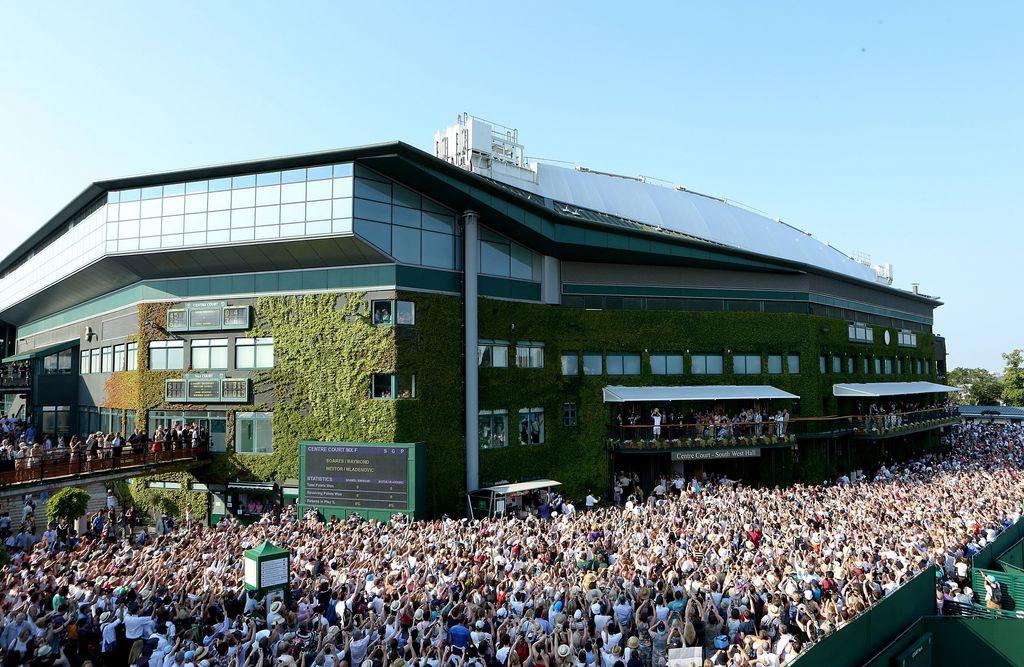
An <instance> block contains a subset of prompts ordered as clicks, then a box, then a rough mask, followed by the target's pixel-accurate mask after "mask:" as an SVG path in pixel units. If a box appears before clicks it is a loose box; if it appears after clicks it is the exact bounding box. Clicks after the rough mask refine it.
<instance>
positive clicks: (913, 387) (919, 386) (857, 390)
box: [832, 382, 960, 398]
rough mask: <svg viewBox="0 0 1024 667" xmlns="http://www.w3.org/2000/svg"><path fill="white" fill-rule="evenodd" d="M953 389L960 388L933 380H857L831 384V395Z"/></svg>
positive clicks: (875, 395)
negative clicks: (848, 382)
mask: <svg viewBox="0 0 1024 667" xmlns="http://www.w3.org/2000/svg"><path fill="white" fill-rule="evenodd" d="M954 391H960V389H959V388H957V387H950V386H947V385H944V384H936V383H934V382H858V383H851V384H834V385H832V395H833V396H838V397H840V398H879V397H882V396H907V395H910V394H948V393H951V392H954Z"/></svg>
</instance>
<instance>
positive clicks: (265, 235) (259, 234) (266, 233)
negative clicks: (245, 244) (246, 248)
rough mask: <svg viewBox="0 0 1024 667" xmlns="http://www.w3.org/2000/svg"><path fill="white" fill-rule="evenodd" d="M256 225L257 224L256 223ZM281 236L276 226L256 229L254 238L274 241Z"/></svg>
mask: <svg viewBox="0 0 1024 667" xmlns="http://www.w3.org/2000/svg"><path fill="white" fill-rule="evenodd" d="M257 224H259V223H258V222H257ZM280 235H281V228H280V227H278V226H277V225H267V226H265V227H257V228H256V234H255V236H254V238H257V239H276V238H277V237H278V236H280Z"/></svg>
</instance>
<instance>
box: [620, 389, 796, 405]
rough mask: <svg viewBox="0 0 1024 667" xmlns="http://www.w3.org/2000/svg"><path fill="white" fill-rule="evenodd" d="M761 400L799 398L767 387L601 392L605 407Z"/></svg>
mask: <svg viewBox="0 0 1024 667" xmlns="http://www.w3.org/2000/svg"><path fill="white" fill-rule="evenodd" d="M764 398H790V399H793V398H800V397H799V396H796V395H795V394H791V393H789V392H788V391H782V390H781V389H778V388H776V387H772V386H770V385H764V384H761V385H734V384H712V385H706V386H702V387H621V386H608V387H605V388H604V402H605V403H627V402H632V401H737V400H757V399H764Z"/></svg>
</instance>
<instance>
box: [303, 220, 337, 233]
mask: <svg viewBox="0 0 1024 667" xmlns="http://www.w3.org/2000/svg"><path fill="white" fill-rule="evenodd" d="M330 233H331V221H330V220H319V221H317V222H307V223H306V236H312V235H314V234H330Z"/></svg>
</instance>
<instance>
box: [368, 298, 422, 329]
mask: <svg viewBox="0 0 1024 667" xmlns="http://www.w3.org/2000/svg"><path fill="white" fill-rule="evenodd" d="M370 313H371V314H372V317H371V321H372V322H373V325H374V326H389V325H392V324H397V325H399V326H412V325H414V324H416V304H415V303H413V302H412V301H395V300H377V301H371V302H370Z"/></svg>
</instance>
